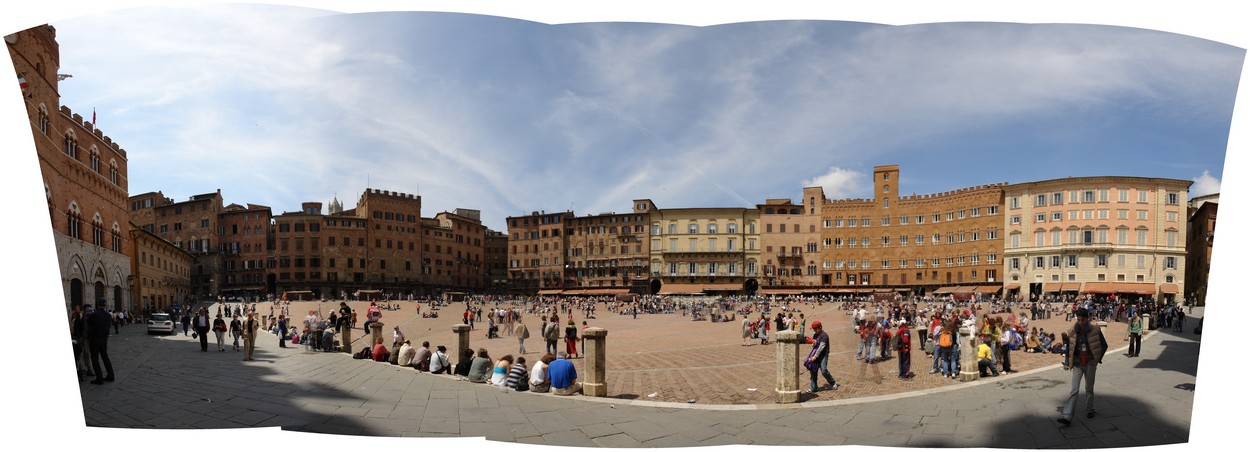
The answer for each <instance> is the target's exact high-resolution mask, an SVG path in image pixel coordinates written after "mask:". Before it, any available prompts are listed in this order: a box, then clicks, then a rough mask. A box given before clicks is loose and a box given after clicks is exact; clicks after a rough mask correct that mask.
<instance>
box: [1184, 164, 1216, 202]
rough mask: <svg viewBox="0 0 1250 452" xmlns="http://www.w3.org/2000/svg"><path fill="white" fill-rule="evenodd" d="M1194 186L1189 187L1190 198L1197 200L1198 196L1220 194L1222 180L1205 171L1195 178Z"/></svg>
mask: <svg viewBox="0 0 1250 452" xmlns="http://www.w3.org/2000/svg"><path fill="white" fill-rule="evenodd" d="M1193 180H1194V185H1192V186H1190V187H1189V197H1190V198H1196V197H1198V196H1204V195H1210V194H1215V193H1219V192H1220V180H1219V179H1218V178H1216V177H1215V176H1212V175H1211V172H1210V171H1207V170H1203V171H1202V175H1201V176H1198V177H1195V178H1193Z"/></svg>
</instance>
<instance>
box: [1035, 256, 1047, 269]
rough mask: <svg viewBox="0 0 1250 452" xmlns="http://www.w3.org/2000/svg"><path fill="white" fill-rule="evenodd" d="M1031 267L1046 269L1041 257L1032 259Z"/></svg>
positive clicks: (1043, 259) (1043, 258)
mask: <svg viewBox="0 0 1250 452" xmlns="http://www.w3.org/2000/svg"><path fill="white" fill-rule="evenodd" d="M1033 267H1035V268H1039V269H1042V268H1046V258H1045V257H1042V256H1038V257H1035V258H1033Z"/></svg>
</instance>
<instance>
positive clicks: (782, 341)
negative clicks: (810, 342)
mask: <svg viewBox="0 0 1250 452" xmlns="http://www.w3.org/2000/svg"><path fill="white" fill-rule="evenodd" d="M801 359H802V358H800V357H799V332H798V331H793V330H789V331H781V332H778V333H777V403H798V401H799V395H800V392H799V369H801V368H802V367H801V364H802V363H801V362H800V360H801ZM804 370H806V369H804Z"/></svg>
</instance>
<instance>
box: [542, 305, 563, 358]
mask: <svg viewBox="0 0 1250 452" xmlns="http://www.w3.org/2000/svg"><path fill="white" fill-rule="evenodd" d="M543 339H544V340H546V341H547V346H546V347H545V348H544V351H545V352H546V353H551V354H555V353H556V352H557V351H558V350H559V347H558V346H556V341H558V340H560V317H558V316H556V315H555V314H552V315H551V319H550V320H548V321H547V326H546V327H545V328H544V329H543Z"/></svg>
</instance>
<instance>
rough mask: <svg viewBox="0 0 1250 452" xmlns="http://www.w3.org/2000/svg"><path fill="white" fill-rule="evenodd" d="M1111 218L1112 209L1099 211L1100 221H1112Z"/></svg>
mask: <svg viewBox="0 0 1250 452" xmlns="http://www.w3.org/2000/svg"><path fill="white" fill-rule="evenodd" d="M1110 218H1111V210H1110V209H1098V219H1099V220H1107V219H1110Z"/></svg>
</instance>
